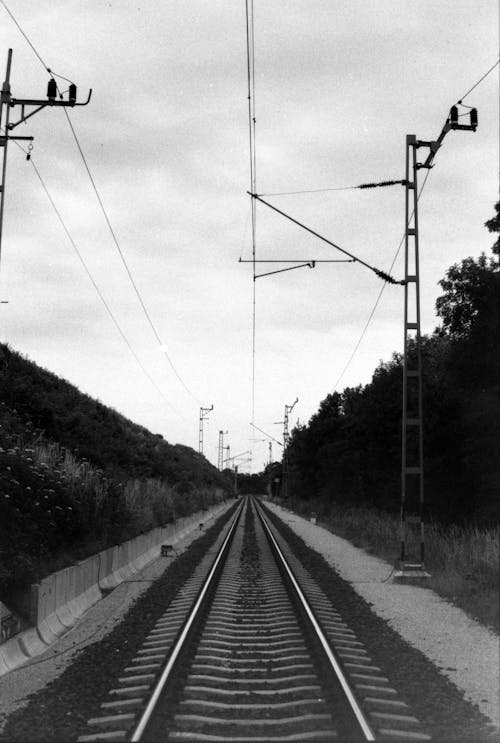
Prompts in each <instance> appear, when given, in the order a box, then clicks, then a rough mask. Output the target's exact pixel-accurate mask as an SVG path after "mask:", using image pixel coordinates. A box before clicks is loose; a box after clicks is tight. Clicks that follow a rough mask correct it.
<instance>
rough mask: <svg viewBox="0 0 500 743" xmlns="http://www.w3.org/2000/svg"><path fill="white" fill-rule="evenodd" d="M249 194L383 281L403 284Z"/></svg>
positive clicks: (253, 195)
mask: <svg viewBox="0 0 500 743" xmlns="http://www.w3.org/2000/svg"><path fill="white" fill-rule="evenodd" d="M248 194H249V196H251V197H252V199H254V200H255V199H257V201H260V202H261V203H262V204H265V205H266V206H268V207H269V208H270V209H272V210H273V211H275V212H277V213H278V214H281V216H282V217H285V218H286V219H288V220H290V222H293V223H294V224H296V225H297V226H298V227H301V228H302V229H303V230H305V231H306V232H309V233H310V234H311V235H314V237H317V238H318V239H319V240H322V241H323V242H325V243H327V245H331V246H332V248H335V249H336V250H339V251H340V252H341V253H344V255H347V256H349V258H352V259H353V261H354V262H355V263H360V264H361V265H362V266H365V268H368V269H369V270H370V271H373V273H374V274H375V275H376V276H378V277H379V279H382V280H383V281H386V282H387V283H389V284H401V283H402V282H401V281H397V280H396V279H394V278H393V277H392V276H390V275H389V274H388V273H386V272H385V271H382V270H381V269H380V268H376V267H375V266H372V265H371V264H370V263H367V262H366V261H364V260H363V259H362V258H358V257H357V256H356V255H353V253H350V252H349V251H348V250H346V249H345V248H341V247H340V245H337V243H334V242H333V241H332V240H329V239H328V238H327V237H324V236H323V235H320V234H319V232H316V231H315V230H312V229H311V228H310V227H307V226H306V225H305V224H303V222H299V220H298V219H295V218H294V217H291V216H290V215H289V214H287V213H286V212H283V211H281V209H278V208H277V207H276V206H273V205H272V204H270V203H269V202H268V201H264V199H262V198H261V197H260V196H258V194H255V193H250V192H248Z"/></svg>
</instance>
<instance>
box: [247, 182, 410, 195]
mask: <svg viewBox="0 0 500 743" xmlns="http://www.w3.org/2000/svg"><path fill="white" fill-rule="evenodd" d="M397 185H402V186H404V185H405V181H401V180H400V181H379V182H378V183H361V184H360V185H358V186H338V187H336V188H315V189H310V190H306V191H280V192H278V193H261V194H259V196H297V195H299V194H306V193H326V192H330V191H355V190H356V189H365V188H384V187H387V186H397Z"/></svg>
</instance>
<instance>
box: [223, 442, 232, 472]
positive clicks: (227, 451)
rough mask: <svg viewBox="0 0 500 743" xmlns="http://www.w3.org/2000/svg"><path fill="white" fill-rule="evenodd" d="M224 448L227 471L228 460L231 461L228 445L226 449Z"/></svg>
mask: <svg viewBox="0 0 500 743" xmlns="http://www.w3.org/2000/svg"><path fill="white" fill-rule="evenodd" d="M224 448H225V450H226V468H227V469H229V462H230V460H231V447H230V446H229V444H228V445H227V446H226V447H224Z"/></svg>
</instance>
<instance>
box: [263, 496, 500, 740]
mask: <svg viewBox="0 0 500 743" xmlns="http://www.w3.org/2000/svg"><path fill="white" fill-rule="evenodd" d="M266 505H267V506H268V507H269V509H270V510H271V511H272V512H273V513H275V514H276V515H277V516H279V517H280V518H281V519H282V520H283V521H284V522H285V523H286V524H288V525H289V526H290V528H291V529H292V530H293V531H294V532H295V533H296V534H298V536H300V537H301V538H302V539H303V540H304V542H305V543H306V544H307V545H308V546H309V547H311V548H312V549H314V550H315V551H316V552H318V553H319V554H321V555H322V556H323V557H324V559H325V560H326V562H327V563H328V564H329V565H331V566H332V567H333V568H334V569H335V570H336V572H337V573H338V574H339V575H340V577H341V578H343V579H344V580H346V581H347V582H349V583H350V584H351V585H352V587H353V589H354V590H355V591H356V593H358V594H359V595H360V596H361V597H362V598H363V599H365V600H366V601H367V602H368V603H369V604H370V605H371V610H372V611H373V612H374V613H375V614H377V615H378V616H380V617H382V618H383V619H385V620H386V621H387V623H388V624H389V625H390V627H392V628H393V629H394V630H396V632H398V633H399V635H400V636H401V637H402V638H403V639H404V640H405V641H406V642H408V643H409V644H410V645H412V646H413V647H415V648H417V649H418V650H420V651H421V652H422V653H423V654H424V655H425V656H426V657H427V658H428V659H429V660H431V661H432V662H433V663H434V664H435V665H436V667H437V668H438V669H439V671H440V672H441V673H442V674H443V675H445V676H446V677H447V678H448V679H449V680H450V681H452V683H453V684H455V686H456V687H457V688H458V689H460V690H461V691H462V692H463V694H464V697H465V699H467V700H468V701H470V702H471V703H472V704H474V705H477V707H479V709H480V710H481V712H482V713H483V714H484V715H485V716H486V717H488V718H489V720H490V721H491V722H492V723H493V724H494V725H495V726H496V727H497V728H499V729H500V701H499V700H500V683H499V675H500V674H499V666H500V662H499V651H500V645H499V637H498V636H497V635H496V634H495V633H493V632H491V631H490V630H488V629H487V628H486V627H484V626H482V625H481V624H479V623H478V622H476V621H474V620H473V619H471V618H469V617H468V616H467V615H466V614H465V612H463V611H462V610H461V609H459V608H457V607H456V606H454V605H453V604H451V603H449V602H448V601H445V600H444V599H442V598H441V597H439V596H438V595H437V594H436V593H434V592H433V591H431V590H430V589H426V588H420V587H416V586H408V585H401V584H396V583H391V582H390V579H389V580H388V576H389V575H390V573H391V569H392V566H391V565H390V564H389V563H387V562H385V561H384V560H381V559H379V558H377V557H372V556H371V555H368V554H367V553H366V552H365V551H364V550H362V549H359V548H357V547H354V546H353V545H352V544H351V543H350V542H348V541H347V540H345V539H342V538H341V537H337V536H336V535H334V534H332V533H331V532H330V531H328V530H327V529H325V528H323V527H322V526H320V525H315V524H312V523H310V522H309V521H307V520H306V519H304V518H302V517H301V516H299V515H297V514H295V513H292V512H290V511H287V510H286V509H283V508H281V507H280V506H277V505H275V504H271V503H269V502H266Z"/></svg>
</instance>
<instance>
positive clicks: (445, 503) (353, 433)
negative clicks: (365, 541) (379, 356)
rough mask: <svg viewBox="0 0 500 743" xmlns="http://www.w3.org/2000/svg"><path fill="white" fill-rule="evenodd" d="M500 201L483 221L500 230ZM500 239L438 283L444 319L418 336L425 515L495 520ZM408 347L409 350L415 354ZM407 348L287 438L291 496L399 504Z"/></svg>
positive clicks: (499, 443)
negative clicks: (485, 251)
mask: <svg viewBox="0 0 500 743" xmlns="http://www.w3.org/2000/svg"><path fill="white" fill-rule="evenodd" d="M499 209H500V203H497V204H496V206H495V212H496V213H495V216H494V217H493V218H492V219H490V220H488V221H487V222H486V223H485V225H486V227H487V228H488V229H489V230H490V231H491V232H499V231H500V219H499ZM499 241H500V238H499V239H497V240H496V242H495V244H494V245H493V248H492V253H493V255H492V257H487V256H486V255H485V254H484V253H483V254H481V255H480V256H479V257H478V258H472V257H470V258H466V259H464V260H462V261H461V262H460V263H457V264H454V265H453V266H451V267H450V268H449V269H448V271H447V272H446V274H445V277H444V278H443V279H442V280H441V281H440V282H439V283H440V286H441V288H442V290H443V294H442V295H441V296H440V297H439V298H438V299H437V302H436V313H437V316H438V317H439V319H440V325H439V326H438V327H437V328H436V329H435V331H434V332H433V333H432V334H429V335H425V336H423V337H422V344H421V350H422V364H423V380H422V382H423V409H424V421H423V434H424V473H425V489H426V502H427V506H426V517H427V519H429V520H436V521H441V522H446V523H450V522H455V523H459V522H462V521H464V520H469V521H470V520H473V521H475V522H477V523H491V522H492V521H494V520H495V519H496V518H497V516H498V494H499V491H500V465H499V462H500V260H499V259H500V242H499ZM411 353H412V349H410V354H411ZM402 362H403V360H402V356H401V354H399V353H394V354H393V355H392V358H391V360H390V361H385V362H381V363H380V364H379V365H378V367H377V368H376V369H375V372H374V374H373V378H372V380H371V382H370V383H369V384H366V385H364V386H363V385H359V386H357V387H347V388H345V389H344V390H343V391H342V392H333V393H331V394H328V395H327V396H326V397H325V399H324V400H323V401H322V402H321V403H320V406H319V409H318V411H317V412H316V413H315V414H314V415H313V416H312V418H311V419H310V421H309V422H308V424H307V425H302V426H297V427H296V428H295V429H294V430H293V432H292V435H291V439H290V444H289V450H288V453H289V463H290V464H289V469H290V481H289V492H290V495H291V496H292V497H298V498H302V499H310V498H312V497H322V498H325V499H328V500H330V501H337V502H341V503H349V504H352V505H356V504H359V505H372V506H376V507H379V508H381V509H385V510H388V511H396V510H397V509H398V508H399V504H400V468H401V406H402V383H403V372H402Z"/></svg>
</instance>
